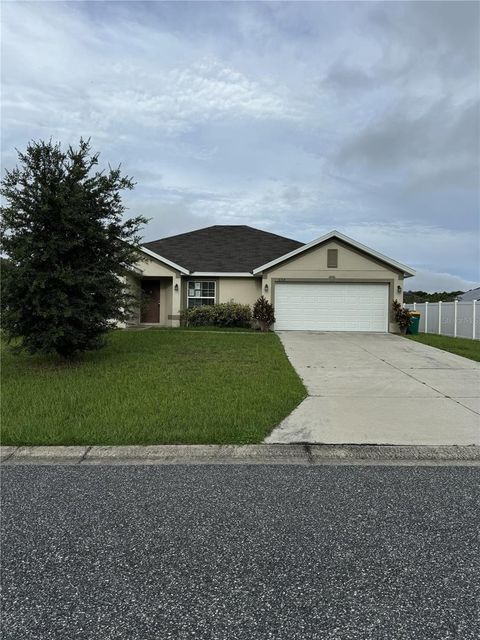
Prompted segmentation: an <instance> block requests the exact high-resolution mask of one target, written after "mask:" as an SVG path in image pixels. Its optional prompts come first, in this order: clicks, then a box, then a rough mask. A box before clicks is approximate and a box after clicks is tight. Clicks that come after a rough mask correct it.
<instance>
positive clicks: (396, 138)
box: [2, 1, 480, 288]
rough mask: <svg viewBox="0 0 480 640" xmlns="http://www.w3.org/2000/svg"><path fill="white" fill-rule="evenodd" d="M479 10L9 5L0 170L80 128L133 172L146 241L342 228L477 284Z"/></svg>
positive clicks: (131, 197)
mask: <svg viewBox="0 0 480 640" xmlns="http://www.w3.org/2000/svg"><path fill="white" fill-rule="evenodd" d="M478 11H479V6H478V4H476V3H457V2H455V3H451V2H441V3H434V2H428V3H426V2H424V3H289V2H285V3H168V2H165V3H143V2H128V1H127V2H66V3H63V2H36V3H17V2H15V3H4V7H3V24H2V45H3V61H4V64H3V69H2V71H3V94H2V102H3V104H2V109H3V110H2V116H3V118H2V142H3V144H2V164H3V166H4V167H11V166H12V165H13V164H14V162H15V153H14V148H15V147H18V148H20V149H23V148H24V147H25V145H26V143H27V141H28V140H29V139H31V138H34V139H38V138H50V137H53V138H54V139H59V140H61V141H62V143H64V144H68V143H75V142H76V141H78V138H79V137H80V136H84V137H88V136H91V138H92V146H93V148H94V149H95V150H97V149H98V150H99V151H100V152H101V156H100V161H101V163H102V164H103V165H106V164H107V163H110V164H113V165H116V164H118V163H121V164H122V167H123V170H124V171H125V172H126V173H128V174H129V175H132V176H133V177H134V178H135V179H136V181H137V187H136V189H135V191H134V192H133V193H132V194H128V200H127V202H128V204H129V206H130V210H131V212H132V214H133V213H135V214H136V213H143V214H144V215H147V216H148V217H152V222H151V223H150V225H149V227H148V228H147V229H146V230H145V238H146V239H148V240H150V239H156V238H158V237H161V236H165V235H170V234H174V233H176V232H183V231H186V230H188V229H189V228H196V227H200V226H203V225H208V224H228V223H231V224H250V225H252V226H257V227H260V228H265V229H268V230H271V231H274V232H276V233H280V234H284V235H287V236H289V237H295V238H298V239H299V240H304V241H307V240H311V239H312V238H314V237H316V236H318V235H321V234H322V233H325V232H326V231H329V230H331V229H332V228H338V229H340V230H343V231H344V232H345V233H347V235H351V236H352V237H354V238H357V239H358V240H360V241H361V242H364V243H365V244H367V245H370V246H372V247H374V248H376V249H378V250H380V251H382V252H384V253H386V254H387V255H391V256H392V257H394V258H396V259H398V260H400V261H402V262H405V263H406V264H410V265H411V266H413V267H416V268H419V269H420V270H421V271H422V273H426V274H430V275H429V276H428V277H430V278H431V281H432V282H434V278H436V277H437V275H436V274H441V275H440V276H439V278H440V279H441V278H445V279H446V280H445V281H450V280H448V279H449V278H460V279H461V280H463V281H465V282H471V281H475V280H477V279H478V272H477V270H476V267H477V264H478V262H479V258H480V256H479V249H478V247H479V245H478V233H479V224H480V213H479V209H480V207H479V188H478V187H479V184H478V179H479V171H480V167H479V158H478V156H479V154H478V148H477V147H478V140H479V137H480V134H479V132H478V123H479V117H478V115H479V111H478V110H479V106H478V104H479V102H478V101H479V97H480V89H479V80H478V78H479V77H480V74H479V70H480V69H479V67H480V63H479V60H480V57H479V41H480V40H479V34H478V26H477V25H478ZM432 274H433V275H432ZM442 274H443V275H442ZM426 277H427V276H426ZM442 288H445V287H442ZM460 288H462V287H460Z"/></svg>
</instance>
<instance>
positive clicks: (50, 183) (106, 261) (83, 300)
mask: <svg viewBox="0 0 480 640" xmlns="http://www.w3.org/2000/svg"><path fill="white" fill-rule="evenodd" d="M98 158H99V154H98V153H92V152H91V148H90V142H89V141H88V140H83V139H81V140H80V143H79V145H78V148H74V147H72V146H69V147H68V149H66V150H65V151H64V150H62V148H61V145H60V143H53V142H52V141H48V142H45V141H40V142H31V143H29V144H28V146H27V149H26V151H25V152H24V153H21V152H18V165H17V166H16V167H15V168H14V169H12V170H10V171H6V173H5V177H4V179H3V180H2V184H1V189H0V193H1V194H2V196H3V199H4V206H2V209H1V211H2V218H3V238H2V251H3V254H4V256H5V258H6V259H5V260H4V261H3V262H4V268H3V269H2V311H3V322H2V326H3V329H4V332H5V333H6V335H7V337H8V339H9V340H10V341H12V340H13V341H14V343H15V345H16V348H18V349H25V350H27V351H29V352H30V353H36V352H41V353H57V354H59V355H61V356H62V357H64V358H70V357H73V356H74V355H75V354H77V353H79V352H83V351H87V350H90V349H97V348H99V347H101V346H102V345H103V343H104V337H105V334H106V333H107V332H108V331H109V330H110V329H111V328H112V327H113V326H115V325H116V324H117V323H118V322H122V321H124V320H125V319H126V318H127V317H128V314H129V313H130V309H131V304H132V302H133V300H132V295H131V293H130V291H129V289H128V287H127V286H126V276H127V275H128V273H130V272H131V271H132V270H133V269H134V267H135V263H136V262H137V260H138V258H139V253H138V245H139V242H140V236H139V230H140V227H141V225H142V224H144V223H145V222H146V219H145V218H143V217H142V216H137V217H133V218H131V219H128V220H124V213H125V211H126V208H125V206H124V204H123V202H122V191H124V190H130V189H133V187H134V183H133V182H132V180H131V178H129V177H127V176H122V174H121V170H120V167H118V168H116V169H112V168H111V167H109V169H108V170H107V171H99V170H97V169H96V167H97V165H98Z"/></svg>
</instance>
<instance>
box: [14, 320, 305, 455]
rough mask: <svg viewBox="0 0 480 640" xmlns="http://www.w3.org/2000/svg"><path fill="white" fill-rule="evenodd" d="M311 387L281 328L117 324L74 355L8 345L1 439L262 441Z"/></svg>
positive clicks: (39, 441) (59, 441)
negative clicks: (65, 358) (59, 356)
mask: <svg viewBox="0 0 480 640" xmlns="http://www.w3.org/2000/svg"><path fill="white" fill-rule="evenodd" d="M304 396H305V389H304V387H303V384H302V382H301V381H300V379H299V378H298V376H297V374H296V373H295V371H294V370H293V368H292V366H291V365H290V363H289V361H288V360H287V357H286V356H285V353H284V350H283V347H282V345H281V343H280V340H279V339H278V337H277V336H276V335H275V334H273V333H269V334H259V333H254V332H252V333H240V332H228V331H227V332H219V333H217V332H212V331H193V332H189V331H182V330H176V329H170V330H161V331H159V330H155V329H153V330H145V331H115V332H113V333H112V334H111V335H110V337H109V341H108V346H107V347H106V348H105V349H103V350H101V351H97V352H93V353H88V354H85V355H84V356H83V357H82V358H81V360H80V361H79V362H77V363H75V364H70V365H68V364H63V363H60V362H59V361H58V360H56V359H54V358H48V359H46V358H42V357H39V356H28V355H24V354H22V355H19V356H18V355H14V354H12V353H11V352H10V350H9V349H8V348H6V347H5V346H4V347H2V398H3V402H2V443H3V444H5V445H7V444H16V445H20V444H31V445H32V444H37V445H39V444H43V445H55V444H57V445H58V444H153V443H169V444H173V443H252V442H261V441H262V440H263V438H264V437H265V436H266V435H267V434H268V433H269V432H270V431H271V429H272V428H273V427H274V426H275V425H277V424H278V423H279V422H280V420H282V418H284V417H285V416H286V415H288V414H289V413H290V412H291V411H292V409H294V408H295V407H296V406H297V404H298V403H299V402H300V401H301V400H302V398H303V397H304Z"/></svg>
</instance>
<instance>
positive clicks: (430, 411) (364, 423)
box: [265, 331, 480, 445]
mask: <svg viewBox="0 0 480 640" xmlns="http://www.w3.org/2000/svg"><path fill="white" fill-rule="evenodd" d="M279 336H280V339H281V340H282V342H283V344H284V347H285V351H286V352H287V355H288V357H289V359H290V360H291V362H292V364H293V366H294V367H295V369H296V370H297V372H298V374H299V375H300V377H301V378H302V379H303V381H304V383H305V386H306V387H307V390H308V394H309V395H308V397H307V398H306V399H305V400H304V401H303V402H302V403H301V404H300V405H299V406H298V407H297V408H296V409H295V410H294V411H293V412H292V413H291V414H290V415H289V416H288V417H287V418H286V419H285V420H284V421H283V422H282V423H281V424H280V425H279V426H278V427H277V428H276V429H274V430H273V432H272V433H271V434H270V436H268V438H266V440H265V442H267V443H301V442H303V443H327V444H341V443H350V444H398V445H471V444H480V363H478V362H474V361H472V360H468V359H466V358H462V357H460V356H457V355H454V354H452V353H447V352H446V351H441V350H439V349H435V348H434V347H429V346H426V345H423V344H419V343H417V342H413V341H410V340H408V339H406V338H401V337H400V336H394V335H391V334H360V333H317V332H295V331H281V332H279Z"/></svg>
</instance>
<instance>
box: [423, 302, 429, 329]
mask: <svg viewBox="0 0 480 640" xmlns="http://www.w3.org/2000/svg"><path fill="white" fill-rule="evenodd" d="M423 333H428V302H425V326H424V328H423Z"/></svg>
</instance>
